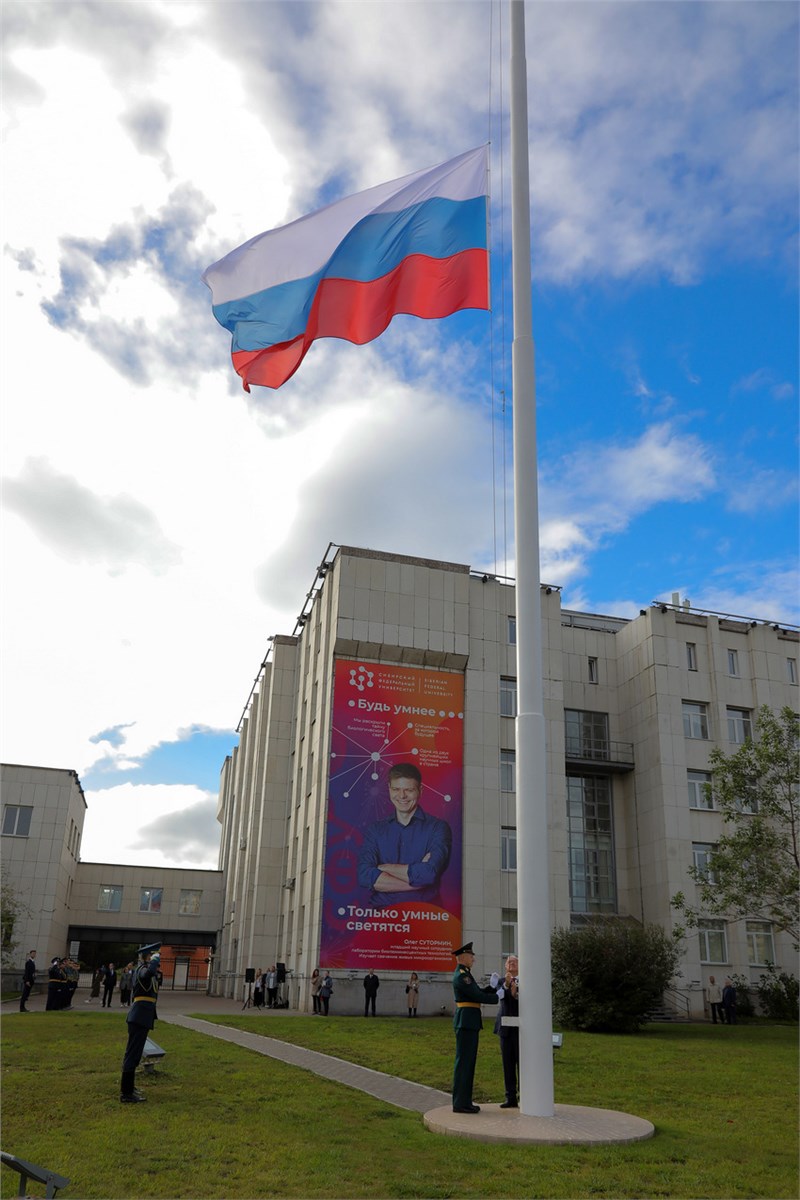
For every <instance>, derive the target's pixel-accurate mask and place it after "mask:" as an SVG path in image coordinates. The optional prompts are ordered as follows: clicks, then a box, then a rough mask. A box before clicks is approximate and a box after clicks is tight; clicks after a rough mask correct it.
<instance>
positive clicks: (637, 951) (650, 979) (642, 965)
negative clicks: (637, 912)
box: [551, 918, 680, 1033]
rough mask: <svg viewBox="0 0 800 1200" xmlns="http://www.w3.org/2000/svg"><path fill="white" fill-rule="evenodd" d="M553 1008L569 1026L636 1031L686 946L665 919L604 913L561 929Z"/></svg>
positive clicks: (554, 946)
mask: <svg viewBox="0 0 800 1200" xmlns="http://www.w3.org/2000/svg"><path fill="white" fill-rule="evenodd" d="M551 955H552V968H553V1014H554V1016H555V1019H556V1021H558V1022H559V1023H560V1024H562V1025H564V1026H566V1027H567V1028H568V1029H585V1030H589V1031H591V1032H597V1033H634V1032H635V1031H636V1030H637V1029H639V1027H640V1026H641V1025H644V1024H645V1022H646V1021H647V1014H648V1013H649V1012H650V1010H651V1009H652V1008H653V1007H654V1006H655V1005H656V1004H658V1002H659V1001H660V1000H661V997H662V995H663V993H664V989H665V988H666V987H667V985H668V984H669V982H670V980H671V979H672V977H673V976H674V975H675V972H676V970H677V966H678V961H679V958H680V947H679V944H678V941H677V939H676V938H674V937H671V936H669V935H668V934H666V933H665V932H664V930H663V929H662V928H661V927H660V926H659V925H639V924H637V923H636V922H633V921H621V920H619V919H617V918H602V919H598V920H595V921H592V922H591V923H590V924H589V925H586V926H584V927H583V928H581V929H556V930H555V932H554V934H553V937H552V942H551Z"/></svg>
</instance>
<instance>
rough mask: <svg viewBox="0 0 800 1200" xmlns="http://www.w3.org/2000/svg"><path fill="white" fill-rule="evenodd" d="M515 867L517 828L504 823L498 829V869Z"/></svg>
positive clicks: (508, 869) (514, 869)
mask: <svg viewBox="0 0 800 1200" xmlns="http://www.w3.org/2000/svg"><path fill="white" fill-rule="evenodd" d="M516 869H517V830H516V827H515V826H513V825H504V826H503V828H502V829H501V830H500V870H501V871H516Z"/></svg>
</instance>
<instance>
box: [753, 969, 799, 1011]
mask: <svg viewBox="0 0 800 1200" xmlns="http://www.w3.org/2000/svg"><path fill="white" fill-rule="evenodd" d="M756 991H757V992H758V999H759V1002H760V1004H761V1008H762V1009H763V1011H764V1015H765V1016H767V1017H769V1018H770V1019H771V1020H773V1021H797V1020H798V1019H800V984H798V981H797V979H796V978H795V976H794V975H789V974H788V973H787V972H786V971H781V972H780V974H779V973H778V972H777V971H776V970H775V967H774V965H773V964H772V963H768V964H767V970H766V973H765V974H762V976H761V978H760V979H759V981H758V985H757V988H756Z"/></svg>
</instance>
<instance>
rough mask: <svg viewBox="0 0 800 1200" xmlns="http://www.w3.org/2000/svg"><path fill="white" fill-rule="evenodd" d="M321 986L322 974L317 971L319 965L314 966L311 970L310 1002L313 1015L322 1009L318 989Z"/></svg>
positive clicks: (316, 1015) (316, 1014) (317, 1014)
mask: <svg viewBox="0 0 800 1200" xmlns="http://www.w3.org/2000/svg"><path fill="white" fill-rule="evenodd" d="M321 987H322V976H321V975H320V973H319V967H314V970H313V971H312V972H311V1003H312V1005H313V1006H314V1016H315V1017H318V1016H319V1015H320V1012H321V1011H322V1005H321V1004H320V1002H319V989H320V988H321Z"/></svg>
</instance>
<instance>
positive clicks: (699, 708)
mask: <svg viewBox="0 0 800 1200" xmlns="http://www.w3.org/2000/svg"><path fill="white" fill-rule="evenodd" d="M683 735H684V737H687V738H703V739H705V738H708V712H707V709H706V706H705V704H694V703H693V702H692V701H691V700H684V702H683Z"/></svg>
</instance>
